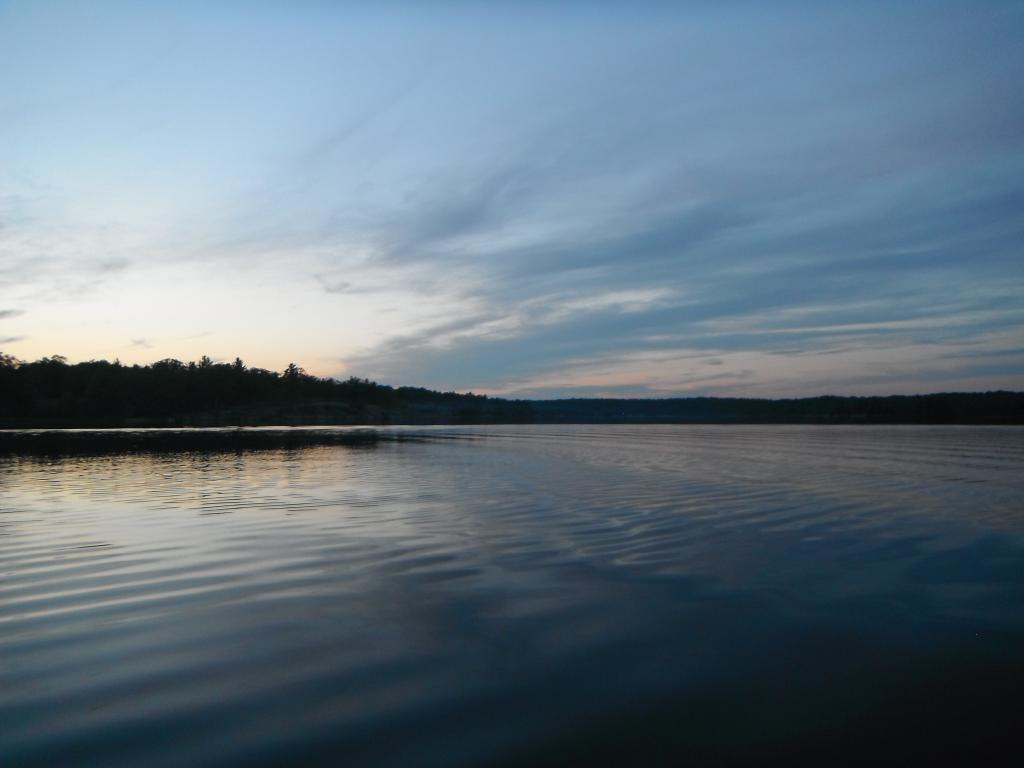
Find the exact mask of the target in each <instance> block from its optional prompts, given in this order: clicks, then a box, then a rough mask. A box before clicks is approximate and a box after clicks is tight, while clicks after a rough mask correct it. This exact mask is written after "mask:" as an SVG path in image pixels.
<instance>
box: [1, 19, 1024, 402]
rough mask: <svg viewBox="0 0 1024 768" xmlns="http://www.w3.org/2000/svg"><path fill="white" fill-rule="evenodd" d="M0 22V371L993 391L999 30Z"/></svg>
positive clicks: (757, 392) (836, 25)
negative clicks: (16, 361) (59, 363)
mask: <svg viewBox="0 0 1024 768" xmlns="http://www.w3.org/2000/svg"><path fill="white" fill-rule="evenodd" d="M626 6H627V4H625V3H623V4H621V7H620V5H619V4H613V3H582V2H580V3H570V4H560V5H559V7H558V8H557V9H556V8H552V7H549V6H548V5H547V4H541V3H525V4H516V5H513V4H507V5H501V4H496V3H492V4H470V3H450V4H441V3H416V4H409V5H403V4H400V3H383V4H369V3H368V4H366V5H358V4H341V3H328V2H322V3H315V2H283V1H282V2H251V3H250V2H214V1H211V2H166V3H157V2H138V3H103V2H89V3H82V2H64V3H61V2H3V1H2V0H0V351H3V352H5V353H7V354H12V355H15V356H17V357H19V358H22V359H35V358H37V357H41V356H43V355H53V354H62V355H65V356H67V357H68V358H70V359H71V360H74V361H77V360H84V359H91V358H106V359H114V358H120V360H121V361H122V362H129V363H136V362H138V363H147V362H152V361H155V360H159V359H161V358H166V357H176V358H179V359H184V360H189V359H196V358H198V357H199V356H200V355H203V354H208V355H210V356H211V357H212V358H214V359H233V358H234V357H235V356H236V355H237V356H240V357H242V358H243V359H244V360H245V361H246V362H247V363H249V364H251V365H256V366H261V367H266V368H271V369H277V370H280V369H282V368H284V366H285V365H286V364H287V363H288V362H290V361H295V362H297V363H299V364H300V365H302V366H304V367H305V368H306V369H307V370H308V371H310V372H311V373H315V374H317V375H323V376H328V375H330V376H340V377H347V376H349V375H358V376H361V377H362V376H366V377H369V378H372V379H375V380H379V381H383V382H386V383H391V384H415V385H421V386H428V387H431V388H440V389H446V390H447V389H456V390H460V391H467V390H473V391H476V392H488V393H494V394H508V395H529V396H575V395H581V396H598V395H630V396H666V395H676V394H679V395H686V394H713V395H751V396H792V395H812V394H822V393H835V394H887V393H909V392H935V391H954V390H984V389H1024V85H1022V83H1024V44H1022V42H1021V41H1022V40H1024V4H1022V3H1013V2H991V3H986V2H962V3H955V4H952V3H951V4H947V3H941V2H929V3H913V2H899V3H895V2H894V3H889V4H872V3H838V2H835V3H830V2H825V3H818V2H815V3H811V2H807V3H781V2H780V3H753V2H750V3H736V4H732V3H729V4H724V3H712V2H694V3H688V4H684V3H666V4H655V3H649V4H642V3H641V4H628V7H626Z"/></svg>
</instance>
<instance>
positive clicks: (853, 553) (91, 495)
mask: <svg viewBox="0 0 1024 768" xmlns="http://www.w3.org/2000/svg"><path fill="white" fill-rule="evenodd" d="M394 432H396V433H402V434H407V435H408V434H415V435H420V436H422V437H423V439H421V440H418V441H405V442H389V441H383V442H380V443H377V444H376V445H366V446H360V447H343V446H323V447H315V446H314V447H306V448H298V449H290V450H261V451H248V452H247V451H230V452H203V453H189V452H180V451H179V452H166V453H130V454H123V455H118V454H116V453H114V454H111V453H106V454H103V455H75V456H65V457H55V456H12V455H8V456H2V457H0V764H3V765H4V766H15V765H46V766H52V765H64V764H66V765H83V766H88V765H104V766H114V765H124V766H143V765H145V766H161V765H238V764H268V765H269V764H275V765H276V764H283V763H323V764H332V765H333V764H345V765H395V766H406V765H479V764H508V765H537V764H544V763H546V764H552V765H592V764H596V763H608V764H644V765H650V764H655V763H668V764H677V763H681V762H684V761H689V760H693V761H695V764H698V765H704V764H758V765H761V764H765V763H767V762H772V761H775V762H780V763H781V762H783V761H785V762H787V763H793V762H807V763H811V764H828V763H829V762H834V761H835V760H836V759H837V758H847V759H849V758H854V759H857V758H863V759H864V760H871V761H873V762H879V761H881V762H886V761H891V762H893V763H902V764H908V765H909V764H921V765H924V764H928V762H927V761H928V760H933V761H934V760H935V759H944V760H953V759H956V760H963V761H965V762H969V763H978V762H979V759H980V758H982V757H983V756H984V753H986V752H991V751H995V750H997V749H999V748H1001V747H1004V746H1007V745H1012V746H1014V748H1016V746H1017V740H1018V736H1017V733H1018V729H1019V716H1020V713H1021V711H1022V709H1024V702H1022V693H1021V692H1022V691H1024V429H1020V428H999V427H983V428H974V427H958V428H950V427H877V428H875V427H777V426H757V427H744V426H643V427H639V426H615V427H608V426H585V427H565V426H524V427H465V428H461V427H456V428H434V429H429V428H419V429H416V430H406V431H404V432H402V431H401V430H394ZM385 434H387V433H385Z"/></svg>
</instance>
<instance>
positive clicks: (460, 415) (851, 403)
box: [0, 354, 1024, 428]
mask: <svg viewBox="0 0 1024 768" xmlns="http://www.w3.org/2000/svg"><path fill="white" fill-rule="evenodd" d="M477 423H495V424H496V423H506V424H507V423H559V424H568V423H585V424H586V423H589V424H615V423H643V424H675V423H734V424H1024V393H1021V392H983V393H944V394H931V395H910V396H890V397H835V396H823V397H810V398H800V399H786V400H765V399H747V398H712V397H692V398H691V397H686V398H665V399H596V398H588V399H565V400H506V399H503V398H495V397H487V396H486V395H474V394H459V393H455V392H434V391H432V390H428V389H423V388H420V387H390V386H387V385H384V384H377V383H375V382H372V381H368V380H366V379H359V378H350V379H348V380H345V381H337V380H334V379H325V378H318V377H315V376H310V375H308V374H306V373H305V372H304V371H303V370H302V369H301V368H299V367H298V366H296V365H294V364H292V365H289V366H288V368H286V369H285V370H284V371H283V372H281V373H278V372H275V371H268V370H264V369H261V368H250V367H247V366H246V365H245V364H244V363H243V362H242V361H241V360H239V359H236V360H235V361H234V362H233V363H214V362H213V361H212V360H210V359H209V358H207V357H204V358H202V359H201V360H199V361H198V362H189V363H185V362H182V361H180V360H160V361H159V362H156V363H153V364H151V365H145V366H139V365H131V366H128V365H121V364H120V363H118V362H113V363H111V362H108V361H105V360H93V361H89V362H83V363H77V364H73V365H72V364H69V363H68V362H67V361H66V360H65V359H64V358H62V357H49V358H43V359H41V360H36V361H34V362H25V361H20V360H16V359H15V358H12V357H10V356H8V355H2V354H0V426H3V427H8V428H12V427H116V426H232V425H288V424H293V425H294V424H367V425H370V424H477Z"/></svg>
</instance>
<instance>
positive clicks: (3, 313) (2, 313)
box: [0, 309, 25, 320]
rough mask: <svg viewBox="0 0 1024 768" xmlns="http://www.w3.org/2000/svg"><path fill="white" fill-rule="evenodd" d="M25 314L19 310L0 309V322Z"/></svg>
mask: <svg viewBox="0 0 1024 768" xmlns="http://www.w3.org/2000/svg"><path fill="white" fill-rule="evenodd" d="M23 314H25V312H24V311H23V310H20V309H0V320H6V319H7V318H11V317H18V316H19V315H23Z"/></svg>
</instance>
